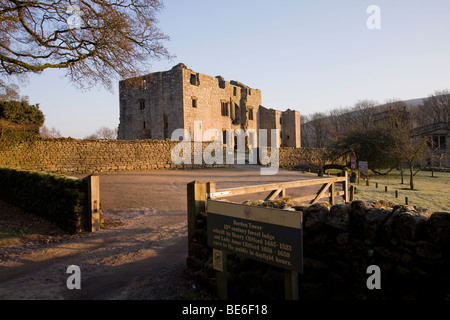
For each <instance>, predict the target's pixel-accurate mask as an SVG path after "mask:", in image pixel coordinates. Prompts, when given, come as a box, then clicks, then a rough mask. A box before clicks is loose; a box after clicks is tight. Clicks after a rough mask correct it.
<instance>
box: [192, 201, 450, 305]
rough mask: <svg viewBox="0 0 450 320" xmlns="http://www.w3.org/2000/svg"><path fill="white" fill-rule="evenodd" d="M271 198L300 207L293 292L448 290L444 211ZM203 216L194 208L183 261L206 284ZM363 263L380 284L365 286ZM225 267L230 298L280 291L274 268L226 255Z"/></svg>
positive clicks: (280, 294)
mask: <svg viewBox="0 0 450 320" xmlns="http://www.w3.org/2000/svg"><path fill="white" fill-rule="evenodd" d="M268 205H270V204H268ZM277 205H278V206H280V207H283V206H285V207H291V208H294V209H295V210H297V211H302V212H303V259H304V260H303V266H304V272H303V274H301V275H299V293H300V300H330V299H331V300H402V299H411V300H419V299H420V300H448V299H449V298H450V273H449V271H450V212H435V213H433V214H430V213H422V212H418V211H416V210H415V209H414V208H413V207H408V206H399V205H395V204H393V203H389V202H387V201H380V200H379V201H368V202H363V201H354V202H352V203H350V204H336V205H334V206H330V205H329V204H326V203H323V204H315V205H312V206H299V205H295V204H294V203H289V201H286V202H285V203H284V204H283V206H282V205H281V203H280V202H278V204H277ZM207 221H208V216H207V214H206V213H204V212H200V213H199V214H198V216H197V219H196V220H195V226H194V227H195V228H194V229H195V231H194V232H193V239H192V241H191V242H190V243H189V252H190V256H189V257H188V260H187V263H188V266H189V267H190V269H191V271H192V273H193V274H194V275H195V277H196V279H197V280H198V281H199V282H200V283H202V284H203V285H204V286H205V287H207V288H209V289H211V290H212V292H214V290H215V283H216V282H215V271H214V270H213V268H212V253H211V251H212V250H211V249H210V248H209V247H207V245H206V241H207V235H206V224H207ZM369 266H378V267H379V270H380V273H379V275H380V289H369V288H368V286H367V280H368V279H369V277H370V276H371V275H372V272H370V273H368V272H367V269H368V267H369ZM228 271H229V275H228V281H229V283H228V288H229V291H228V295H229V297H230V298H231V299H249V298H255V299H263V298H265V299H283V298H284V271H283V270H282V269H279V268H276V267H272V266H269V265H266V264H264V263H260V262H257V261H253V260H250V259H247V258H244V257H240V256H236V255H229V256H228ZM371 283H372V282H371Z"/></svg>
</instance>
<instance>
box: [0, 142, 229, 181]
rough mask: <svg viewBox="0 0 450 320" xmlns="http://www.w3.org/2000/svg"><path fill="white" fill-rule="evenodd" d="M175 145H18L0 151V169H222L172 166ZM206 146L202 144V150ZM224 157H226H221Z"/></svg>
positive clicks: (80, 171) (113, 143)
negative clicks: (2, 167) (0, 167)
mask: <svg viewBox="0 0 450 320" xmlns="http://www.w3.org/2000/svg"><path fill="white" fill-rule="evenodd" d="M178 144H179V142H178V141H171V140H136V141H122V140H117V141H116V140H75V139H44V140H38V141H34V142H25V143H21V144H20V145H18V146H15V147H12V148H10V149H8V150H1V151H0V166H4V167H11V168H17V169H24V170H39V171H46V172H59V173H97V172H114V171H133V170H135V171H141V170H143V171H145V170H151V169H182V168H201V167H212V166H223V165H215V164H214V165H208V164H205V163H204V161H203V163H202V164H201V165H195V164H193V163H194V160H193V159H194V158H193V156H194V146H193V144H192V145H191V155H192V161H191V163H192V165H189V164H186V165H184V164H180V165H176V164H174V163H172V157H171V152H172V149H173V148H174V147H175V146H176V145H178ZM208 144H209V143H203V144H202V149H203V150H204V148H205V147H206V146H207V145H208ZM224 157H225V154H224Z"/></svg>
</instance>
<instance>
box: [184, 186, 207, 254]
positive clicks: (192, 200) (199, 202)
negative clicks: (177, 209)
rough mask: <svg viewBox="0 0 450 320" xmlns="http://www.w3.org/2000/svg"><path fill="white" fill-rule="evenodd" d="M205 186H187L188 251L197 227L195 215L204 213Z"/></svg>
mask: <svg viewBox="0 0 450 320" xmlns="http://www.w3.org/2000/svg"><path fill="white" fill-rule="evenodd" d="M205 203H206V186H205V184H204V183H201V182H198V181H192V182H190V183H188V184H187V207H188V208H187V209H188V212H187V213H188V248H189V249H188V251H189V256H190V255H191V254H190V246H189V244H190V243H191V241H192V239H193V236H194V232H195V229H196V225H197V215H198V214H199V213H200V212H204V211H205Z"/></svg>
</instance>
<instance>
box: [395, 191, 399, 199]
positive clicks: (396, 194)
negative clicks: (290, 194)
mask: <svg viewBox="0 0 450 320" xmlns="http://www.w3.org/2000/svg"><path fill="white" fill-rule="evenodd" d="M395 197H396V198H398V190H395Z"/></svg>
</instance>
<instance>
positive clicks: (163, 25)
mask: <svg viewBox="0 0 450 320" xmlns="http://www.w3.org/2000/svg"><path fill="white" fill-rule="evenodd" d="M164 4H165V9H164V11H163V12H162V13H161V14H160V15H159V21H160V22H159V27H160V29H161V30H162V31H163V32H164V33H166V34H167V35H168V36H169V37H170V38H171V40H170V42H168V43H166V45H167V48H168V49H169V51H170V52H171V53H172V54H173V55H176V58H175V59H174V60H173V61H161V62H157V61H155V62H154V63H153V64H152V70H151V71H152V72H156V71H164V70H168V69H170V68H172V67H173V66H174V65H176V64H178V63H179V62H183V63H184V64H186V65H187V66H188V68H190V69H193V70H195V71H196V72H200V73H203V74H208V75H211V76H217V75H222V76H223V77H224V78H225V79H226V80H227V81H230V80H237V81H240V82H243V83H245V84H247V85H248V86H250V87H253V88H257V89H260V90H262V104H263V105H264V106H265V107H269V108H277V109H280V110H286V109H288V108H290V109H295V110H298V111H300V112H301V113H302V114H311V113H313V112H315V111H328V110H330V109H333V108H336V107H344V106H352V105H353V104H354V103H355V102H357V101H358V100H361V99H373V100H377V101H379V102H384V101H386V100H387V99H392V98H397V99H405V100H407V99H415V98H421V97H426V96H428V95H429V94H431V93H434V92H435V91H436V90H444V89H450V1H448V0H429V1H418V0H408V1H406V0H395V1H392V0H386V1H379V0H372V1H365V0H340V1H331V0H322V1H320V0H318V1H312V0H311V1H298V0H297V1H294V0H290V1H288V0H282V1H265V0H240V1H237V0H228V1H216V0H188V1H187V0H166V1H164ZM370 5H377V6H379V7H380V9H381V29H379V30H369V29H368V28H367V25H366V21H367V19H368V18H369V16H370V14H368V13H367V12H366V10H367V8H368V7H369V6H370ZM64 75H65V72H64V71H63V70H51V71H45V72H44V73H43V74H41V75H33V76H30V77H29V83H28V85H27V86H26V87H22V88H21V94H22V95H28V96H29V97H30V101H31V102H32V103H40V106H41V109H42V110H43V112H44V114H45V116H46V123H45V124H46V125H47V126H48V127H50V128H51V127H56V128H57V129H59V130H60V131H61V133H62V134H63V136H66V137H67V136H71V137H73V138H83V137H85V136H87V135H89V134H91V133H93V132H95V131H96V130H97V129H98V128H100V127H102V126H106V127H110V128H113V127H116V126H118V124H119V97H118V82H117V85H116V86H115V89H114V93H111V92H109V91H107V90H106V89H103V88H102V87H100V86H99V87H95V88H92V89H91V90H90V91H88V92H82V91H79V90H77V89H76V88H75V87H74V86H73V85H72V84H71V83H70V82H69V81H68V80H67V79H66V78H65V77H64Z"/></svg>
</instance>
